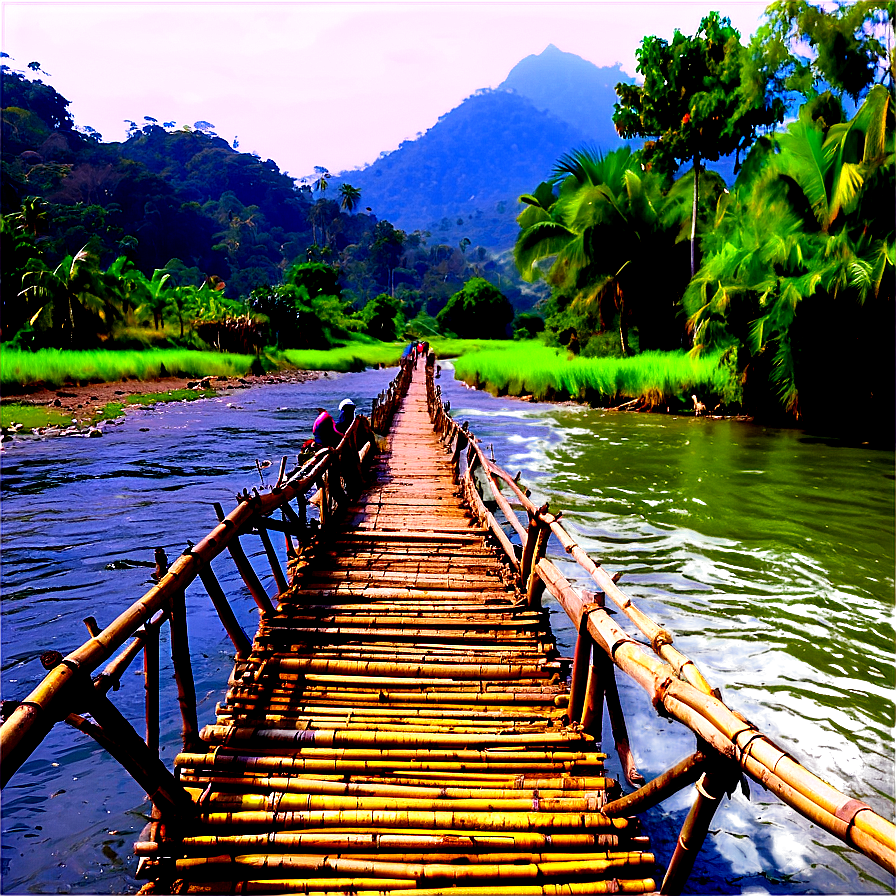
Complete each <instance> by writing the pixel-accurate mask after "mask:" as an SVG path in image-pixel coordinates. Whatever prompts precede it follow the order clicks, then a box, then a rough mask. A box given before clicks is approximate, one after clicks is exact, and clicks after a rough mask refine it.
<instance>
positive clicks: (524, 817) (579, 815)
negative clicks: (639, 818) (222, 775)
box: [202, 809, 630, 831]
mask: <svg viewBox="0 0 896 896" xmlns="http://www.w3.org/2000/svg"><path fill="white" fill-rule="evenodd" d="M202 821H203V823H204V824H206V825H209V826H210V827H212V828H214V827H218V826H227V827H241V826H260V827H264V828H267V829H268V830H284V829H287V830H290V829H302V828H342V827H350V828H354V827H358V826H359V825H360V826H363V827H368V828H369V827H385V828H396V827H398V828H402V827H405V828H423V829H442V828H448V829H451V830H454V829H456V828H461V829H464V828H476V829H477V830H483V831H529V830H533V829H534V830H570V829H571V830H580V829H585V830H592V829H613V830H616V831H625V830H627V829H628V828H629V827H630V822H629V820H628V819H627V818H607V817H606V816H605V815H601V814H600V812H576V813H567V812H533V811H530V812H488V811H484V812H475V811H471V812H463V811H459V812H452V811H424V810H402V809H396V810H390V809H368V810H350V809H337V810H325V809H320V810H307V811H301V810H296V811H283V812H273V811H245V812H203V813H202Z"/></svg>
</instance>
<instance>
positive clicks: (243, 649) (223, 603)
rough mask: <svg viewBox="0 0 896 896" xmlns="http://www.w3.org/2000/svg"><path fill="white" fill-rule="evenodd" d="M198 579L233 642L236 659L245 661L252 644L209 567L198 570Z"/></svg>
mask: <svg viewBox="0 0 896 896" xmlns="http://www.w3.org/2000/svg"><path fill="white" fill-rule="evenodd" d="M199 578H200V579H201V580H202V584H203V585H204V586H205V590H206V592H207V593H208V596H209V597H210V598H211V601H212V605H213V606H214V608H215V610H217V612H218V618H219V619H220V620H221V622H222V623H223V624H224V630H225V631H226V632H227V635H228V637H229V638H230V640H231V641H232V642H233V646H234V649H235V650H236V655H237V658H238V659H245V658H246V657H248V656H249V654H250V653H251V652H252V642H251V641H250V640H249V638H248V636H247V635H246V633H245V632H244V631H243V628H242V626H241V625H240V624H239V622H237V619H236V616H235V615H234V612H233V609H232V608H231V606H230V602H229V601H228V600H227V596H226V595H225V594H224V591H223V589H222V588H221V585H220V584H219V582H218V579H217V578H216V576H215V574H214V572H213V571H212V568H211V566H201V567H200V568H199Z"/></svg>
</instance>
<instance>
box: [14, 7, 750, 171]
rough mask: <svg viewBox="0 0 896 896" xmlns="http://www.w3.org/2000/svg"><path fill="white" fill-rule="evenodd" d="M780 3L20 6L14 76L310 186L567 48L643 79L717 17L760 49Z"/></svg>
mask: <svg viewBox="0 0 896 896" xmlns="http://www.w3.org/2000/svg"><path fill="white" fill-rule="evenodd" d="M765 7H766V3H765V2H742V0H738V2H731V0H720V2H712V0H705V2H703V0H693V2H691V0H687V2H683V0H627V2H608V0H599V2H568V3H563V2H552V3H542V2H493V3H483V2H475V3H474V2H447V3H436V2H425V3H423V2H392V3H379V2H328V3H290V2H286V3H264V2H253V3H243V2H167V3H161V2H150V3H141V2H115V0H107V2H52V0H49V2H41V0H29V2H15V0H10V2H4V3H3V6H2V14H3V32H2V49H3V51H4V52H6V53H8V54H9V55H10V56H11V57H12V58H11V59H6V60H4V62H6V63H8V64H10V65H11V67H12V68H13V69H18V70H26V71H27V68H26V67H27V65H28V63H29V62H32V61H37V62H40V64H41V66H42V68H43V69H44V71H45V72H47V73H49V77H48V76H45V75H38V76H37V77H39V78H41V80H43V81H45V82H46V83H49V84H50V85H52V86H53V87H54V88H55V89H56V90H57V91H59V93H61V94H62V95H63V96H64V97H65V98H66V99H68V100H70V101H71V104H70V106H69V110H70V112H71V113H72V115H73V116H74V119H75V123H76V124H77V125H80V126H90V127H93V128H96V130H98V131H99V132H100V133H101V134H102V135H103V139H104V140H105V141H120V140H123V139H124V138H125V136H126V133H127V125H126V124H125V120H126V119H130V120H132V121H135V122H136V123H137V124H138V125H140V126H142V125H144V124H145V123H146V122H144V120H143V119H144V116H151V117H152V118H156V119H158V121H159V123H162V122H166V121H176V122H177V123H178V126H180V125H184V124H188V125H192V124H193V123H194V122H195V121H200V120H201V121H208V122H211V123H212V124H213V125H214V126H215V131H216V132H217V134H218V135H219V136H221V137H223V138H224V139H226V140H227V141H228V142H232V141H233V139H234V137H238V139H239V149H240V150H241V151H244V152H255V153H258V154H259V155H260V156H261V158H262V159H267V158H271V159H273V160H274V161H275V162H276V163H277V164H278V165H279V166H280V169H281V171H287V172H289V174H290V175H291V176H293V177H296V178H301V177H303V176H309V175H311V174H312V173H313V170H314V166H315V165H322V166H324V167H326V168H328V169H329V170H330V171H331V172H332V173H333V174H337V173H339V172H340V171H343V170H349V169H354V168H360V167H363V166H364V165H366V164H369V163H371V162H373V161H375V160H376V158H377V156H378V155H379V154H380V152H382V151H391V150H393V149H396V148H397V147H398V144H399V143H400V142H401V141H402V140H408V139H413V138H414V137H415V136H416V135H417V133H418V132H425V131H426V130H428V129H429V128H431V127H432V126H433V125H434V124H435V123H436V121H437V120H438V118H439V116H440V115H443V114H445V113H446V112H448V111H450V110H451V109H453V108H454V107H456V106H458V105H459V104H460V103H461V102H462V101H463V100H464V99H465V98H466V97H468V96H469V95H470V94H472V93H473V92H474V91H476V90H477V89H479V88H489V87H497V86H498V85H499V84H500V83H501V82H502V81H503V80H504V79H505V78H506V77H507V74H508V73H509V71H510V69H511V68H512V67H513V66H514V65H515V64H516V63H517V62H519V61H520V60H521V59H523V58H524V57H525V56H528V55H531V54H538V53H541V52H542V51H543V50H544V49H545V47H547V46H548V44H554V45H555V46H557V47H558V48H559V49H561V50H564V51H566V52H568V53H575V54H576V55H578V56H581V57H582V58H584V59H587V60H589V61H590V62H593V63H594V64H595V65H615V64H616V63H617V62H619V63H621V65H622V68H623V70H624V71H626V72H627V73H628V74H630V75H632V76H634V75H635V50H636V49H637V48H638V46H639V44H640V42H641V39H642V38H643V37H644V35H646V34H656V35H658V36H660V37H664V38H666V39H671V37H672V34H673V32H674V30H675V28H678V29H679V30H680V31H682V32H684V33H685V34H693V33H694V32H695V31H696V29H697V26H698V24H699V22H700V19H701V18H702V16H704V15H705V14H706V13H707V12H709V11H710V10H713V9H715V10H718V11H719V12H721V13H722V14H723V15H727V16H728V17H729V18H730V19H731V22H732V24H733V25H734V26H735V27H736V28H737V29H738V30H739V31H740V33H741V38H742V40H743V41H744V42H746V41H747V40H748V38H749V37H750V36H751V35H752V34H754V33H755V31H756V29H757V28H758V27H759V25H760V23H761V18H762V14H763V12H764V10H765Z"/></svg>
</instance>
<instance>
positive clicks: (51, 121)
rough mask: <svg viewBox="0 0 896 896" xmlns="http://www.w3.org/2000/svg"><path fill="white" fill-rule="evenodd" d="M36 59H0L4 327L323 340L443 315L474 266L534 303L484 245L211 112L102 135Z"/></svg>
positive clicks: (63, 338) (48, 336)
mask: <svg viewBox="0 0 896 896" xmlns="http://www.w3.org/2000/svg"><path fill="white" fill-rule="evenodd" d="M29 68H30V69H31V71H29V72H27V73H26V72H23V71H15V70H13V69H12V68H11V67H10V66H8V65H5V66H3V69H2V73H0V78H2V97H3V109H2V126H3V134H2V136H3V145H2V158H0V162H2V192H0V199H2V225H0V226H2V231H0V240H2V245H0V250H2V254H3V275H2V280H0V292H2V295H0V298H2V317H0V326H2V337H0V338H2V340H3V341H5V342H9V341H15V342H16V344H18V345H20V346H22V347H32V348H38V347H46V346H57V347H64V348H73V347H84V348H86V347H94V346H96V345H97V344H99V343H106V344H116V343H109V342H108V340H109V338H110V336H112V334H113V333H115V334H118V335H119V336H120V335H121V333H122V332H125V333H126V334H128V336H129V338H130V340H131V341H132V342H133V341H134V340H135V339H137V338H138V337H139V336H140V335H141V331H142V335H144V336H146V337H149V336H151V335H152V334H151V333H146V332H145V325H146V324H149V325H150V329H151V330H153V331H155V330H159V331H164V333H165V335H166V336H167V337H168V338H170V339H173V340H174V341H175V342H178V341H184V340H186V342H187V343H189V342H190V341H192V342H194V343H196V344H198V343H200V342H202V343H208V344H209V345H214V346H218V347H221V348H231V349H233V350H241V351H242V350H247V349H248V348H249V347H251V346H257V345H259V344H261V345H263V344H276V345H279V346H281V347H284V348H304V347H316V348H323V347H326V346H328V345H330V344H331V343H332V341H333V340H334V339H338V338H340V337H344V336H346V335H350V334H352V333H358V332H361V333H369V334H370V335H371V336H374V337H376V338H387V339H394V338H396V336H402V335H404V333H405V332H411V331H413V332H417V331H419V334H420V335H426V334H431V333H433V332H437V331H439V330H441V329H444V328H443V327H441V325H440V323H439V320H438V316H439V314H440V312H442V311H443V310H444V309H445V308H446V306H447V305H448V304H449V300H450V299H451V298H452V297H453V296H454V295H455V294H457V293H460V292H461V291H462V290H463V289H464V287H465V285H466V284H468V283H470V282H471V281H481V284H480V291H481V290H486V292H487V289H486V287H488V288H491V287H490V286H489V284H491V283H500V284H501V287H502V289H501V292H502V293H503V295H504V297H505V300H506V301H507V303H508V306H507V307H510V303H515V304H516V306H517V307H520V308H522V309H525V308H526V307H527V306H528V305H531V304H532V302H533V301H534V299H532V298H527V297H526V296H524V295H522V294H521V292H520V290H519V287H518V283H519V281H518V280H517V285H516V286H514V285H513V284H512V283H511V282H510V281H508V278H507V277H506V275H505V276H502V264H501V263H499V262H498V261H497V260H496V259H495V258H494V257H493V256H492V255H491V254H490V253H489V252H488V251H487V250H485V249H484V248H483V247H481V246H473V245H471V244H470V242H469V240H462V241H460V242H459V243H458V244H457V245H447V244H444V243H440V242H439V241H438V240H437V239H436V240H434V239H433V238H432V236H431V234H429V233H427V232H420V231H415V232H411V233H406V232H404V231H401V230H399V229H397V228H395V227H393V226H392V224H390V223H389V222H388V221H385V220H379V219H378V218H377V216H376V215H375V214H374V213H373V211H372V209H370V208H367V207H365V206H364V205H363V196H362V195H361V191H360V190H358V189H356V188H354V187H353V186H351V185H350V184H347V183H343V184H341V185H340V186H339V187H338V188H337V189H331V190H330V191H329V192H328V190H327V187H328V185H329V182H330V176H329V173H328V172H327V171H326V169H324V168H320V169H318V174H317V177H316V178H315V180H314V182H313V183H310V184H306V183H297V182H296V181H295V180H294V179H293V178H291V177H289V176H288V175H287V174H285V173H283V172H281V171H280V170H279V168H278V167H277V165H276V163H275V162H273V161H272V160H270V159H268V160H266V161H262V160H261V159H260V158H258V157H257V156H255V155H253V154H251V153H244V152H239V151H238V150H237V148H236V147H234V146H230V145H229V144H228V143H227V142H226V141H224V140H223V139H221V138H220V137H218V136H216V135H215V133H214V130H213V126H212V125H211V124H209V123H208V122H196V124H195V125H194V126H192V127H189V126H186V127H177V126H176V124H175V123H174V122H162V123H159V122H158V121H156V120H155V119H152V118H149V117H147V118H146V119H145V120H144V123H143V124H142V126H138V125H137V124H136V123H135V122H130V131H129V135H128V138H127V140H125V141H124V142H123V143H104V142H102V138H101V135H100V134H98V133H97V132H96V131H94V130H93V129H92V128H90V127H79V126H76V124H75V122H74V121H73V119H72V117H71V115H70V114H69V112H68V108H67V107H68V105H69V101H68V100H67V99H65V98H64V97H63V96H61V95H60V94H59V93H58V92H57V91H56V90H55V89H54V88H52V87H51V86H49V85H48V84H45V83H43V81H42V80H41V78H40V77H39V75H40V73H41V72H40V65H39V63H36V62H35V63H31V65H30V66H29ZM504 264H505V265H506V264H507V262H505V263H504ZM510 264H511V266H512V262H510ZM321 284H324V286H325V289H326V291H325V292H321V289H320V287H321ZM510 317H511V318H512V317H513V313H512V310H511V312H510ZM289 321H291V322H289ZM311 321H313V325H311V324H310V323H309V322H311ZM412 321H413V322H414V324H413V325H411V322H412ZM141 325H143V328H141ZM458 335H463V334H462V333H459V332H458ZM500 335H502V336H503V335H505V330H504V329H503V327H502V329H501V330H500ZM125 341H126V340H125ZM121 342H122V339H121V338H119V339H118V343H117V344H121Z"/></svg>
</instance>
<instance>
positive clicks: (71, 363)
mask: <svg viewBox="0 0 896 896" xmlns="http://www.w3.org/2000/svg"><path fill="white" fill-rule="evenodd" d="M252 361H253V356H252V355H224V354H220V353H219V352H197V351H189V350H186V349H149V350H146V351H109V350H104V349H96V350H92V351H69V350H66V349H41V350H40V351H36V352H27V351H19V350H18V349H12V348H5V349H4V350H3V352H2V355H0V388H2V389H6V390H7V391H8V390H10V389H13V390H14V389H16V388H17V387H19V388H20V387H23V386H29V385H32V384H34V385H36V384H39V383H42V384H44V385H46V386H48V387H57V386H62V385H65V384H66V383H89V382H115V381H117V380H123V379H137V380H153V379H159V378H161V377H164V376H182V377H197V378H199V377H205V376H242V375H243V374H245V373H246V372H248V370H249V369H250V367H251V366H252Z"/></svg>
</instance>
